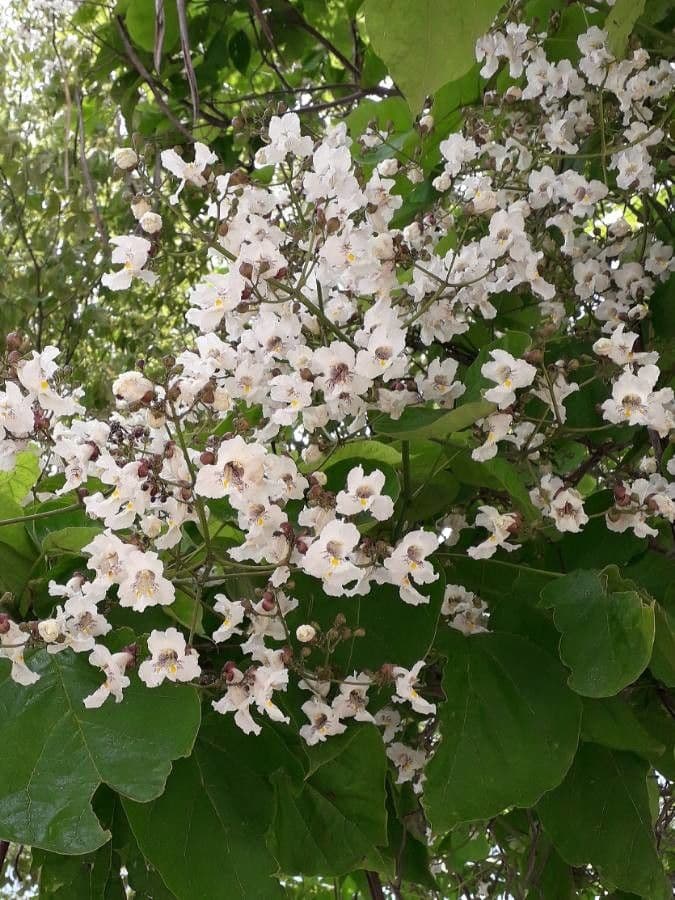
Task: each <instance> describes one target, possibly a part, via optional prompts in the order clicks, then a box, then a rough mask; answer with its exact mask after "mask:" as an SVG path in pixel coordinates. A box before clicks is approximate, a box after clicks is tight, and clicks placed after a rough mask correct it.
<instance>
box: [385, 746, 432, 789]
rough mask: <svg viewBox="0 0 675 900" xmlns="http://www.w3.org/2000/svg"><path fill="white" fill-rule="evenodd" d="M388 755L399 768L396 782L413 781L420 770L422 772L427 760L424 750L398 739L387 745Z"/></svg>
mask: <svg viewBox="0 0 675 900" xmlns="http://www.w3.org/2000/svg"><path fill="white" fill-rule="evenodd" d="M386 752H387V756H388V757H389V759H390V760H391V761H392V762H393V763H394V765H395V766H396V768H397V769H398V778H397V779H396V784H403V783H404V782H406V781H412V780H413V778H414V777H415V776H416V775H417V773H418V772H421V771H422V769H423V768H424V765H425V763H426V761H427V755H426V753H425V752H424V751H423V750H414V749H413V748H412V747H406V745H405V744H401V743H400V742H398V741H396V742H394V743H393V744H391V746H389V747H387V751H386Z"/></svg>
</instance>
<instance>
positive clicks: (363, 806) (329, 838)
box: [271, 725, 387, 875]
mask: <svg viewBox="0 0 675 900" xmlns="http://www.w3.org/2000/svg"><path fill="white" fill-rule="evenodd" d="M330 743H331V748H330V749H331V751H332V755H331V756H330V758H329V759H327V760H326V761H325V762H323V763H322V764H321V765H318V766H317V767H316V768H315V769H313V770H312V771H311V773H310V774H309V775H308V776H307V778H306V780H305V781H304V783H302V784H301V785H298V784H297V783H296V782H294V780H293V778H292V777H291V775H289V773H288V772H286V771H283V770H282V771H279V772H277V773H276V775H275V778H274V782H275V786H276V812H275V817H274V825H273V829H272V832H271V846H272V849H273V852H274V853H275V856H276V857H277V859H278V860H279V865H280V866H281V869H282V871H283V872H284V873H287V874H289V875H291V874H304V875H342V874H345V873H346V872H349V871H351V870H352V869H355V868H362V867H364V862H365V860H366V857H367V856H368V854H369V852H370V851H372V850H373V848H376V847H377V846H379V845H384V844H386V843H387V814H386V808H385V802H386V797H385V775H386V771H387V761H386V757H385V754H384V744H383V743H382V738H381V737H380V734H379V733H378V731H377V729H376V728H375V727H374V726H372V725H365V726H362V727H359V726H350V728H349V729H348V730H347V732H346V733H345V734H343V735H340V736H339V737H334V738H331V740H330Z"/></svg>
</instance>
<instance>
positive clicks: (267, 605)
mask: <svg viewBox="0 0 675 900" xmlns="http://www.w3.org/2000/svg"><path fill="white" fill-rule="evenodd" d="M261 606H262V608H263V609H264V610H265V612H272V610H273V609H274V607H275V606H276V600H275V599H274V594H273V593H272V591H265V593H264V594H263V595H262V602H261Z"/></svg>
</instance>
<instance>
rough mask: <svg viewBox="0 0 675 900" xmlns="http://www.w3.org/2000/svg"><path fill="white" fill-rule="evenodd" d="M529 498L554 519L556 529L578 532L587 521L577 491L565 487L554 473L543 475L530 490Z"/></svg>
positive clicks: (581, 500)
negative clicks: (538, 483)
mask: <svg viewBox="0 0 675 900" xmlns="http://www.w3.org/2000/svg"><path fill="white" fill-rule="evenodd" d="M530 499H531V500H532V502H533V503H534V505H535V506H536V507H538V508H539V509H541V510H542V512H543V513H544V515H545V516H550V518H552V519H553V520H554V522H555V526H556V528H557V529H558V531H571V532H575V533H578V532H580V531H581V529H582V527H583V526H584V525H585V524H586V523H587V522H588V516H587V515H586V513H585V512H584V503H583V499H582V497H581V494H580V493H579V491H577V490H575V489H574V488H566V487H565V484H564V482H563V481H562V479H560V478H557V477H556V476H555V475H544V476H543V477H542V479H541V484H540V486H539V487H538V488H535V489H534V490H532V491H530Z"/></svg>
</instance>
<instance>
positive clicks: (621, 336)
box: [593, 322, 659, 366]
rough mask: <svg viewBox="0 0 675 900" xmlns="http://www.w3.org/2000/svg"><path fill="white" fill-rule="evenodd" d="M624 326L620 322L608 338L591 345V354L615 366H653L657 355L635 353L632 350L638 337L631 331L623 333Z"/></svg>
mask: <svg viewBox="0 0 675 900" xmlns="http://www.w3.org/2000/svg"><path fill="white" fill-rule="evenodd" d="M625 327H626V326H625V325H624V323H623V322H622V323H621V324H620V325H618V326H617V327H616V328H615V329H614V331H613V332H612V334H611V336H610V337H609V338H599V339H598V340H597V341H596V342H595V343H594V344H593V352H594V353H597V354H598V356H606V357H608V358H609V359H611V360H612V362H613V363H615V364H616V365H617V366H630V365H636V366H645V365H653V364H655V363H656V362H657V361H658V358H659V354H658V353H656V352H651V353H636V352H634V350H633V346H634V344H635V341H637V339H638V337H639V335H637V334H636V333H635V332H633V331H627V332H624V328H625Z"/></svg>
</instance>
